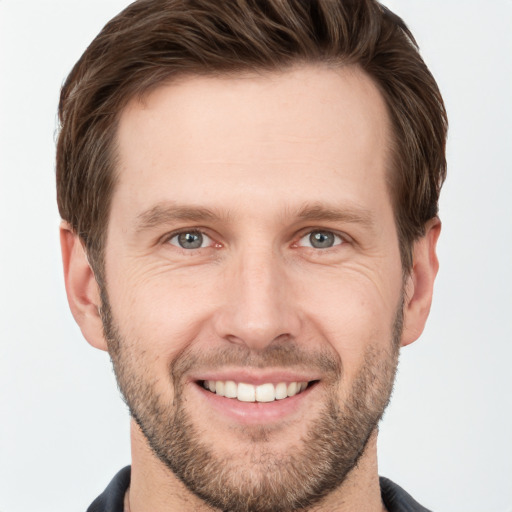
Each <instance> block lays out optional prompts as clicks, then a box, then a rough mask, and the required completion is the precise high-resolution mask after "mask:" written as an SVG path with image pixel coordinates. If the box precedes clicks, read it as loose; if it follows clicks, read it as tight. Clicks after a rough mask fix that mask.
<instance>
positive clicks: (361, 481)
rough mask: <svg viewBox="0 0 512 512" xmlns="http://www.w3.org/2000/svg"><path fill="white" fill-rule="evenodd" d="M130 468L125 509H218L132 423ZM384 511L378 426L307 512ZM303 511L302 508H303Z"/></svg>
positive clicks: (184, 511) (188, 511) (155, 511)
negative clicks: (352, 463) (334, 485)
mask: <svg viewBox="0 0 512 512" xmlns="http://www.w3.org/2000/svg"><path fill="white" fill-rule="evenodd" d="M131 447H132V471H131V484H130V489H129V491H128V493H127V496H126V501H125V503H126V505H125V511H126V512H143V511H145V510H151V511H153V512H176V511H180V512H214V511H215V512H218V511H217V509H212V508H211V507H209V506H207V505H206V504H205V503H204V502H203V501H202V500H201V499H200V498H198V497H197V496H195V495H194V494H193V493H191V492H190V491H189V490H188V489H187V488H186V487H185V485H184V484H183V483H182V482H181V481H180V480H179V479H178V478H177V477H176V476H175V475H174V473H173V472H172V471H171V470H170V469H168V468H167V467H166V466H165V465H164V464H163V463H162V462H161V461H160V460H159V459H158V458H157V457H156V456H155V454H154V453H153V452H152V450H151V449H150V447H149V446H148V444H147V440H146V438H145V436H144V434H143V433H142V432H141V430H140V429H139V427H138V426H137V425H136V423H135V422H134V421H133V420H132V423H131ZM353 510H358V511H360V512H384V511H385V508H384V505H383V504H382V500H381V495H380V485H379V477H378V472H377V429H375V431H374V432H373V433H372V435H371V437H370V440H369V441H368V444H367V445H366V448H365V450H364V452H363V454H362V455H361V458H360V459H359V462H358V463H357V465H356V466H355V467H354V468H353V469H352V471H351V472H350V473H349V474H348V475H347V478H346V479H345V481H344V482H343V484H342V485H341V486H340V487H339V488H338V489H336V490H335V491H333V492H331V493H330V494H329V495H328V496H327V497H326V498H325V499H324V500H323V501H322V502H321V503H320V504H319V505H317V506H315V507H313V508H311V509H308V512H348V511H353ZM304 512H305V511H304Z"/></svg>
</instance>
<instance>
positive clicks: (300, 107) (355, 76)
mask: <svg viewBox="0 0 512 512" xmlns="http://www.w3.org/2000/svg"><path fill="white" fill-rule="evenodd" d="M117 137H118V141H117V142H118V152H119V155H118V156H119V164H120V165H119V173H118V183H117V186H116V190H115V192H114V197H113V207H114V206H115V204H116V202H119V201H126V203H127V204H130V205H131V208H132V210H135V209H137V208H139V209H141V210H142V209H147V208H148V207H149V206H151V204H150V203H153V204H158V203H159V202H163V201H169V200H173V201H176V200H177V201H181V200H183V202H185V203H186V204H187V205H188V204H193V203H194V202H198V203H201V206H206V207H209V206H212V207H214V208H215V207H217V206H219V205H223V204H224V205H225V204H229V205H230V208H231V209H232V210H235V211H236V209H237V207H239V208H240V209H241V210H244V211H247V210H248V204H247V200H248V199H250V200H251V202H259V203H260V205H261V207H262V208H263V207H264V206H265V205H266V204H267V203H268V201H269V197H270V196H272V195H275V196H276V198H279V199H280V201H281V202H282V203H287V204H289V203H293V201H294V199H297V201H302V202H303V203H304V202H305V201H311V202H314V203H318V202H319V200H321V199H325V200H326V201H331V202H332V201H334V202H335V201H339V200H340V199H341V198H342V197H343V198H345V200H347V201H350V200H351V197H350V196H352V199H354V200H355V201H363V202H364V201H367V202H368V201H370V202H371V201H374V200H375V197H373V196H375V194H376V193H379V194H380V195H381V196H382V195H383V194H385V195H386V200H387V192H386V191H387V186H386V174H387V173H386V166H387V161H388V158H387V153H388V147H389V143H388V142H389V137H390V130H389V119H388V114H387V110H386V106H385V103H384V100H383V98H382V96H381V94H380V93H379V91H378V89H377V87H376V86H375V85H374V83H373V81H372V80H371V79H370V78H369V77H368V76H367V75H366V74H365V73H364V72H362V71H361V70H359V69H358V68H355V67H338V68H328V67H327V66H323V65H317V66H313V65H307V66H306V65H305V66H299V67H296V68H294V69H291V70H289V71H286V72H265V73H261V74H243V75H242V74H240V75H235V76H225V77H208V76H194V77H183V78H181V79H179V80H177V81H175V82H173V83H170V84H166V85H164V86H161V87H159V88H157V89H156V90H154V91H152V92H151V93H150V94H149V95H147V97H145V98H144V100H143V101H140V100H132V101H131V102H130V103H129V104H128V106H127V107H126V108H125V109H124V111H123V112H122V114H121V118H120V123H119V130H118V134H117ZM333 185H335V186H333ZM376 188H377V189H378V190H376ZM273 204H275V201H274V202H273ZM291 206H292V207H293V204H292V205H291Z"/></svg>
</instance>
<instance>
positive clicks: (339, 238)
mask: <svg viewBox="0 0 512 512" xmlns="http://www.w3.org/2000/svg"><path fill="white" fill-rule="evenodd" d="M315 233H317V234H324V235H332V237H333V244H332V245H330V246H326V247H314V246H312V245H301V244H300V242H301V241H302V240H304V239H305V238H307V237H309V241H310V242H311V237H312V235H313V234H315ZM187 234H188V235H192V234H193V235H200V236H201V238H202V239H201V240H200V245H199V246H198V247H188V248H187V247H183V246H182V245H180V243H179V242H178V241H177V238H178V237H179V236H180V235H187ZM205 238H206V239H207V240H206V241H207V242H208V245H207V246H203V243H204V242H205V240H204V239H205ZM174 239H176V242H175V243H174V242H173V240H174ZM349 241H350V239H349V237H348V236H347V235H345V234H342V233H339V232H337V231H334V230H331V229H322V228H314V229H311V228H310V229H309V230H308V231H306V232H302V234H301V235H300V238H299V239H298V241H296V242H294V243H293V244H292V247H293V248H298V247H305V248H307V249H313V250H316V251H315V252H317V251H321V252H324V251H327V250H329V249H335V248H336V247H339V246H341V245H344V244H345V243H347V242H349ZM164 242H166V243H169V244H171V245H173V246H174V247H176V248H177V249H180V250H183V251H186V252H192V251H194V250H196V249H207V248H209V247H214V248H220V247H222V244H220V243H218V242H215V240H214V239H213V238H212V237H210V236H209V235H208V234H207V233H205V231H204V230H203V229H201V228H196V229H184V230H181V231H177V232H174V233H171V234H169V235H168V236H166V237H165V239H164ZM192 242H193V241H192ZM319 243H322V241H321V240H320V241H319Z"/></svg>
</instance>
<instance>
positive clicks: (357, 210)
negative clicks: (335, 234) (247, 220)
mask: <svg viewBox="0 0 512 512" xmlns="http://www.w3.org/2000/svg"><path fill="white" fill-rule="evenodd" d="M289 213H292V212H289ZM232 217H233V216H232V214H231V213H230V212H227V213H222V214H220V213H216V212H215V211H214V210H211V209H209V208H205V207H201V206H187V205H178V204H175V203H173V202H164V203H159V204H157V205H155V206H153V207H152V208H149V209H148V210H145V211H143V212H141V213H139V214H138V215H137V219H136V227H135V229H136V231H137V232H141V231H145V230H147V229H152V228H155V227H158V226H160V225H165V224H171V223H173V222H176V221H190V222H219V221H224V222H226V221H229V220H230V219H231V218H232ZM290 217H294V218H295V219H298V220H299V221H333V222H346V223H350V224H360V225H362V226H363V227H366V228H369V229H371V228H373V227H374V225H375V219H374V216H373V215H372V213H371V212H370V211H368V210H366V209H363V208H361V207H358V206H354V205H351V206H349V207H333V206H330V205H324V204H321V203H312V204H305V205H303V206H302V207H301V208H299V209H298V210H294V211H293V213H292V215H290Z"/></svg>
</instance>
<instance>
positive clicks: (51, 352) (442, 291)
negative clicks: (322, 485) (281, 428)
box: [0, 0, 512, 512]
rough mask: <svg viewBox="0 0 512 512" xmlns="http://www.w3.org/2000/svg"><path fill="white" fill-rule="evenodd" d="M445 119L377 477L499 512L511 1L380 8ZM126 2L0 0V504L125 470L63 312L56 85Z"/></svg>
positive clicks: (511, 146)
mask: <svg viewBox="0 0 512 512" xmlns="http://www.w3.org/2000/svg"><path fill="white" fill-rule="evenodd" d="M386 3H387V4H388V5H389V6H390V7H391V8H393V9H394V10H395V11H396V12H397V13H398V14H399V15H401V16H402V17H403V18H404V19H405V20H406V22H407V23H408V24H409V26H410V28H411V29H412V31H413V33H414V34H415V36H416V37H417V40H418V42H419V44H420V46H421V49H422V52H423V55H424V57H425V60H426V62H427V64H428V65H429V66H430V68H431V69H432V71H433V73H434V75H435V76H436V78H437V80H438V83H439V85H440V88H441V90H442V92H443V94H444V97H445V100H446V105H447V108H448V113H449V116H450V136H449V149H448V158H449V177H448V181H447V183H446V185H445V188H444V191H443V197H442V201H441V217H442V220H443V233H442V236H441V241H440V244H439V255H440V259H441V270H440V273H439V277H438V281H437V286H436V293H435V300H434V304H433V309H432V313H431V318H430V322H429V324H428V326H427V329H426V331H425V333H424V335H423V336H422V338H421V339H420V340H419V341H418V342H416V343H415V344H413V345H412V346H410V347H408V348H406V349H404V351H403V353H402V358H401V365H400V371H399V376H398V381H397V385H396V389H395V393H394V398H393V401H392V405H391V406H390V408H389V409H388V411H387V413H386V416H385V419H384V421H383V424H382V428H381V435H380V447H379V450H380V472H381V474H383V475H386V476H388V477H390V478H392V479H393V480H395V481H396V482H397V483H399V484H401V485H402V486H403V487H404V488H405V489H406V490H408V491H409V492H410V493H411V494H412V495H413V496H414V497H415V498H416V499H417V500H418V501H420V502H421V503H422V504H424V505H426V506H427V507H429V508H432V509H433V510H434V511H436V512H459V511H460V512H482V511H486V512H510V511H512V371H511V365H512V320H511V317H512V291H511V288H512V272H511V268H512V201H511V196H512V157H511V152H512V99H511V98H512V0H488V1H484V0H479V1H476V0H473V1H471V0H466V1H462V0H460V1H456V0H389V1H388V2H386ZM126 4H127V2H126V1H122V0H115V1H114V0H109V1H106V0H101V1H99V0H94V1H93V0H87V1H85V0H83V1H80V2H78V1H72V0H53V1H51V0H37V1H36V0H0V170H1V174H0V180H1V181H0V230H1V235H0V511H1V512H27V511H34V510H37V511H38V512H46V511H48V512H72V511H85V509H86V508H87V506H88V505H89V503H90V502H91V501H92V500H93V498H94V497H96V495H97V494H99V492H100V491H101V490H102V489H103V488H104V487H105V486H106V484H107V483H108V481H109V480H110V478H111V477H112V476H113V475H114V473H115V472H116V471H117V470H118V469H120V468H121V467H122V466H124V465H125V464H128V463H129V461H130V454H129V433H128V414H127V412H126V410H125V406H124V404H123V403H122V401H121V399H120V398H119V396H118V392H117V389H116V386H115V381H114V378H113V375H112V372H111V369H110V364H109V361H108V357H107V356H106V354H104V353H102V352H99V351H96V350H94V349H92V348H91V347H89V345H88V344H87V343H86V342H85V341H84V340H83V339H82V337H81V334H80V331H79V329H78V328H77V327H76V325H75V324H74V322H73V319H72V317H71V314H70V313H69V311H68V307H67V303H66V299H65V294H64V286H63V280H62V277H61V268H60V253H59V248H58V223H59V217H58V213H57V208H56V204H55V186H54V152H55V144H54V139H55V131H56V110H57V101H58V94H59V89H60V86H61V84H62V82H63V81H64V79H65V77H66V75H67V73H68V72H69V71H70V70H71V67H72V65H73V64H74V62H75V61H76V60H77V59H78V58H79V56H80V55H81V53H82V52H83V50H84V49H85V47H86V46H87V44H88V43H89V42H90V41H91V40H92V38H93V37H94V35H95V34H96V33H97V32H98V31H99V30H100V29H101V27H102V26H103V24H104V23H106V22H107V21H108V19H110V18H111V17H112V16H113V15H114V14H115V13H117V12H118V11H119V10H120V9H121V8H122V7H124V6H125V5H126Z"/></svg>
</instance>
